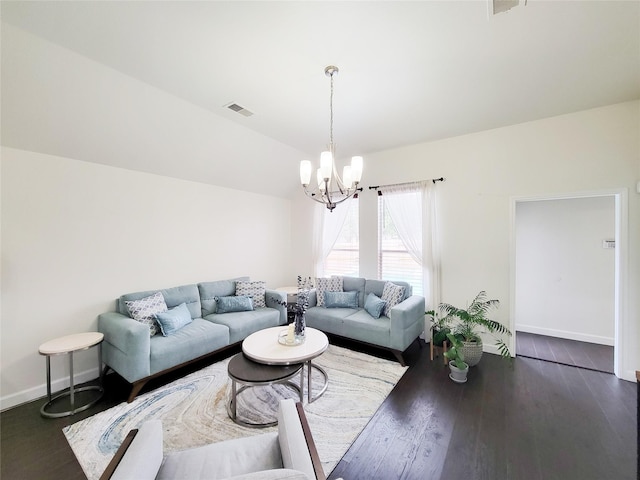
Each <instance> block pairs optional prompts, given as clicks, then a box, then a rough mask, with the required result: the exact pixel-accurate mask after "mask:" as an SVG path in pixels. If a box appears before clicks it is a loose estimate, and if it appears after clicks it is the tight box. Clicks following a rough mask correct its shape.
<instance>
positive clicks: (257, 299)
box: [236, 280, 267, 308]
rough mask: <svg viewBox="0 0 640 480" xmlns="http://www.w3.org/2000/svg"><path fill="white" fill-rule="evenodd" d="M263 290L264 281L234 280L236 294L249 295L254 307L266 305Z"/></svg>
mask: <svg viewBox="0 0 640 480" xmlns="http://www.w3.org/2000/svg"><path fill="white" fill-rule="evenodd" d="M265 292H266V282H243V281H240V280H238V281H237V282H236V295H241V296H245V297H251V300H253V307H254V308H260V307H266V306H267V304H266V303H265V302H264V294H265Z"/></svg>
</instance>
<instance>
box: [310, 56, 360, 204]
mask: <svg viewBox="0 0 640 480" xmlns="http://www.w3.org/2000/svg"><path fill="white" fill-rule="evenodd" d="M324 73H325V75H327V76H328V77H329V78H330V80H331V95H330V97H329V146H328V150H327V151H324V152H322V153H321V154H320V168H318V169H317V170H316V178H315V180H316V182H314V185H313V186H310V184H311V172H312V167H311V162H310V161H309V160H302V161H301V162H300V182H301V183H302V188H303V190H304V193H305V194H306V195H307V196H308V197H309V198H311V199H312V200H315V201H316V202H319V203H322V204H324V205H325V206H326V207H327V208H328V209H329V211H333V209H334V208H335V207H336V205H338V204H339V203H342V202H344V201H345V200H347V199H348V198H351V197H357V193H358V192H361V191H362V188H359V187H358V184H359V183H360V179H361V178H362V157H360V156H356V157H351V165H345V167H344V169H343V170H342V177H340V175H338V169H337V168H336V159H335V148H334V144H333V77H334V76H335V75H337V74H338V67H335V66H333V65H329V66H328V67H326V68H325V69H324ZM315 183H317V185H315Z"/></svg>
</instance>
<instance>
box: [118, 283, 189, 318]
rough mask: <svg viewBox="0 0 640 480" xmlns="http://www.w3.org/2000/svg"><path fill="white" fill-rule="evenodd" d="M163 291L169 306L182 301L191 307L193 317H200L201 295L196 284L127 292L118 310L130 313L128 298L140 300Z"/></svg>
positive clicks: (174, 305)
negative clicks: (127, 304)
mask: <svg viewBox="0 0 640 480" xmlns="http://www.w3.org/2000/svg"><path fill="white" fill-rule="evenodd" d="M158 291H159V292H160V293H162V296H163V297H164V301H165V303H166V304H167V308H173V307H176V306H178V305H180V304H181V303H186V304H187V307H188V308H189V313H190V314H191V318H200V317H201V311H200V295H199V294H198V287H197V286H196V285H193V284H192V285H181V286H179V287H171V288H163V289H162V290H150V291H146V292H135V293H127V294H125V295H122V296H121V297H120V298H119V299H118V302H117V310H118V312H119V313H122V314H123V315H128V314H129V311H128V309H127V306H126V304H125V302H126V301H127V300H140V299H141V298H144V297H148V296H149V295H153V294H154V293H156V292H158Z"/></svg>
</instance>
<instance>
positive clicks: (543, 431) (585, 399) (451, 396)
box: [0, 339, 637, 480]
mask: <svg viewBox="0 0 640 480" xmlns="http://www.w3.org/2000/svg"><path fill="white" fill-rule="evenodd" d="M332 341H333V339H332ZM335 343H339V342H337V341H336V342H335ZM342 345H344V346H350V347H353V348H357V349H360V348H361V347H360V346H358V345H349V344H345V343H342ZM422 347H423V348H419V346H418V344H417V343H414V345H412V346H411V347H410V348H409V351H408V352H407V355H406V359H407V361H408V363H409V365H410V368H409V370H408V371H407V373H406V374H405V375H404V377H403V378H402V379H401V380H400V382H399V383H398V385H397V386H396V388H395V389H394V390H393V391H392V392H391V394H390V395H389V397H387V399H386V400H385V402H384V403H383V405H382V406H381V407H380V409H379V410H378V412H377V413H376V414H375V415H374V417H373V418H372V419H371V421H370V422H369V424H368V425H367V426H366V427H365V429H364V430H363V432H362V433H361V434H360V436H359V437H358V438H357V439H356V441H355V442H354V444H353V445H352V446H351V448H350V449H349V450H348V452H347V453H346V454H345V456H344V458H343V459H342V460H341V461H340V463H339V464H338V465H337V467H336V469H335V470H334V472H333V473H331V475H330V476H329V478H330V479H337V478H338V477H343V478H344V479H345V480H358V479H363V480H364V479H366V480H372V479H379V480H396V479H420V480H431V479H433V480H438V479H442V480H445V479H450V480H457V479H487V480H489V479H491V480H500V479H513V480H529V479H531V480H538V479H539V480H543V479H544V480H553V479H558V480H560V479H561V480H572V479H576V480H578V479H580V480H589V479H594V480H595V479H616V480H625V479H633V478H636V461H637V449H636V441H637V423H636V402H637V394H636V384H634V383H631V382H626V381H623V380H619V379H617V378H616V377H615V376H613V375H610V374H606V373H602V372H597V371H593V370H586V369H581V368H576V367H570V366H566V365H560V364H555V363H550V362H546V361H539V360H534V359H529V358H516V359H514V360H513V362H509V361H505V360H502V359H501V358H500V357H498V356H495V355H490V354H485V355H484V356H483V358H482V360H481V362H480V364H479V365H478V366H476V367H473V368H472V369H471V371H470V372H469V380H468V382H467V383H466V384H463V385H458V384H455V383H453V382H452V381H451V380H450V379H449V378H448V369H447V367H445V366H444V365H443V364H442V359H441V358H438V359H436V360H434V361H433V362H431V361H430V360H429V349H428V348H427V347H426V346H424V345H422ZM376 352H377V353H379V354H380V355H383V356H386V354H384V353H380V352H378V351H376ZM232 353H234V352H227V355H230V354H232ZM370 353H374V351H371V352H370ZM389 358H392V357H389ZM193 368H196V367H193ZM186 373H187V372H184V371H182V372H178V373H177V375H184V374H186ZM170 380H172V378H166V379H165V381H164V382H163V383H166V382H168V381H170ZM105 382H106V388H107V394H106V395H105V397H104V399H103V400H102V401H101V402H100V403H99V404H98V405H96V406H94V407H92V408H91V409H89V410H87V411H86V412H82V413H81V414H77V415H75V416H74V417H67V418H63V419H43V418H41V417H40V414H39V409H40V406H41V405H42V401H41V400H39V401H36V402H31V403H29V404H26V405H22V406H19V407H16V408H13V409H10V410H7V411H5V412H2V414H0V422H1V424H0V425H1V434H2V436H1V443H0V453H1V471H0V477H1V478H2V479H3V480H13V479H82V478H84V475H83V474H82V470H81V469H80V466H79V464H78V463H77V461H76V460H75V457H74V455H73V452H72V451H71V449H70V448H69V446H68V444H67V442H66V439H65V438H64V435H63V434H62V431H61V429H62V427H64V426H65V425H67V424H71V423H74V422H76V421H78V420H80V419H82V418H84V417H86V416H89V415H92V414H94V413H97V412H98V411H101V410H105V409H107V408H109V407H111V406H113V405H115V404H117V403H119V402H121V401H123V400H124V399H126V395H127V393H128V390H127V385H126V384H125V383H124V382H122V380H121V379H119V377H117V376H116V375H109V376H108V377H107V379H106V381H105ZM159 385H160V383H156V384H153V385H151V386H150V387H149V388H157V387H158V386H159Z"/></svg>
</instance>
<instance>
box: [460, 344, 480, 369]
mask: <svg viewBox="0 0 640 480" xmlns="http://www.w3.org/2000/svg"><path fill="white" fill-rule="evenodd" d="M462 354H463V355H464V362H465V363H466V364H467V365H469V366H470V367H473V366H475V365H477V364H478V362H479V361H480V359H481V358H482V340H477V341H475V342H462Z"/></svg>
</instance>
